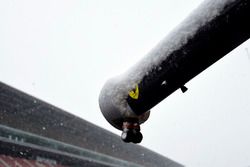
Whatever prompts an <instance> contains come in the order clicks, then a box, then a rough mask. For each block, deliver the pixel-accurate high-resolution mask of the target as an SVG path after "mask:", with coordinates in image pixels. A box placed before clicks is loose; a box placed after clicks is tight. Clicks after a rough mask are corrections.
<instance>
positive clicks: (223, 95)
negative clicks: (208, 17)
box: [0, 0, 250, 167]
mask: <svg viewBox="0 0 250 167" xmlns="http://www.w3.org/2000/svg"><path fill="white" fill-rule="evenodd" d="M201 2H202V1H201V0H192V1H191V0H189V1H184V0H182V1H181V0H168V1H166V0H162V1H160V0H159V1H153V0H147V1H143V0H138V1H132V0H131V1H115V0H113V1H111V0H109V1H97V0H89V1H87V0H83V1H80V0H79V1H76V0H71V1H66V0H60V1H59V0H45V1H34V0H23V1H14V0H10V1H4V0H2V1H0V24H1V26H0V56H1V59H0V80H1V81H2V82H5V83H7V84H10V85H12V86H14V87H16V88H18V89H21V90H23V91H25V92H27V93H29V94H31V95H34V96H36V97H38V98H40V99H42V100H45V101H47V102H49V103H51V104H53V105H55V106H58V107H60V108H62V109H65V110H67V111H69V112H71V113H73V114H75V115H78V116H80V117H81V118H83V119H86V120H88V121H90V122H92V123H94V124H97V125H99V126H102V127H103V128H105V129H108V130H110V131H112V132H115V133H117V134H120V132H119V131H117V130H115V129H114V128H113V127H111V126H110V125H109V124H108V123H107V122H106V120H105V119H104V118H103V116H102V114H101V112H100V110H99V106H98V95H99V92H100V89H101V87H102V86H103V84H104V82H105V81H106V80H107V79H108V78H110V77H113V76H115V75H117V74H119V73H122V72H123V71H125V70H126V69H127V68H129V67H130V66H131V65H133V64H135V62H136V61H137V60H139V59H140V58H142V57H143V56H144V55H145V54H146V53H147V52H148V51H149V50H150V49H151V48H153V47H154V46H155V45H156V44H157V43H158V42H159V41H160V40H161V39H162V38H163V37H164V36H166V35H167V34H168V33H169V31H170V30H172V29H173V28H174V27H175V26H176V25H178V23H180V22H181V21H182V20H183V19H184V18H185V17H187V15H188V13H190V12H191V11H192V10H193V9H194V8H195V7H197V6H198V4H199V3H201ZM249 50H250V41H247V42H245V43H244V44H243V45H241V46H240V47H238V48H237V49H235V50H234V51H232V52H231V53H230V54H228V55H227V56H226V57H224V58H223V59H221V60H220V61H219V62H217V63H215V64H214V65H213V66H211V67H210V68H209V69H207V70H206V71H204V72H203V73H202V74H200V75H199V76H197V77H196V78H195V79H193V80H191V81H190V82H189V83H188V84H187V85H186V86H187V87H188V88H189V90H188V91H187V92H186V93H185V94H182V93H181V91H176V92H175V93H174V94H172V95H171V96H170V97H168V98H167V99H166V100H164V101H163V102H162V103H160V104H159V105H158V106H156V107H155V108H153V110H152V112H151V117H150V118H149V120H148V122H146V123H145V124H144V125H143V126H142V132H143V134H144V140H143V142H142V145H144V146H146V147H148V148H150V149H152V150H154V151H156V152H158V153H160V154H163V155H165V156H167V157H169V158H172V159H174V160H176V161H177V162H180V163H182V164H185V165H187V166H197V167H198V166H227V167H230V166H232V167H234V166H248V165H250V142H249V141H250V135H249V127H250V117H249V116H250V113H249V112H250V103H249V95H250V87H249V85H250V58H249Z"/></svg>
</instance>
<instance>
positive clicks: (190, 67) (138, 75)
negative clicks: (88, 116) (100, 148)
mask: <svg viewBox="0 0 250 167" xmlns="http://www.w3.org/2000/svg"><path fill="white" fill-rule="evenodd" d="M249 19H250V1H249V0H216V1H213V0H210V1H209V0H207V1H205V2H204V3H203V4H201V5H200V7H199V8H198V9H196V10H195V11H194V12H193V13H192V14H191V15H190V16H189V17H188V18H187V19H186V20H184V22H183V23H182V24H180V26H178V27H177V28H176V29H175V30H174V31H173V32H172V33H171V34H170V35H169V36H167V37H166V38H165V39H164V40H163V41H161V42H160V43H159V44H158V45H157V46H156V47H155V48H154V49H153V50H152V51H151V52H150V53H149V54H148V55H147V56H146V57H145V58H144V59H142V60H141V61H140V62H139V63H138V64H137V65H135V66H134V67H133V68H132V69H131V70H130V71H128V72H127V73H126V74H125V75H124V76H123V77H120V78H119V80H118V79H117V78H116V79H115V78H114V79H112V80H111V81H109V82H107V83H106V85H105V86H104V88H103V90H102V92H101V95H100V107H101V110H102V112H103V114H104V116H105V117H106V119H107V120H108V121H109V122H110V123H111V124H113V125H114V126H115V127H121V122H120V121H123V122H124V120H126V119H128V118H129V117H136V116H135V115H137V116H138V117H139V116H141V115H144V114H145V113H147V112H148V111H149V110H150V109H151V108H152V107H154V106H155V105H156V104H158V103H159V102H160V101H162V100H163V99H164V98H166V97H167V96H169V95H170V94H171V93H173V92H174V91H175V90H177V89H179V88H181V89H182V90H183V91H186V88H185V87H184V85H185V83H187V82H188V81H189V80H191V79H192V78H194V77H195V76H197V75H198V74H199V73H200V72H202V71H204V70H205V69H206V68H208V67H209V66H210V65H212V64H213V63H215V62H216V61H218V60H219V59H220V58H222V57H223V56H225V55H226V54H227V53H229V52H230V51H231V50H233V49H234V48H236V47H237V46H238V45H240V44H241V43H243V42H244V41H246V40H247V39H248V38H249V37H250V24H249ZM127 85H129V86H127ZM107 87H108V88H109V90H110V88H111V89H112V90H115V91H114V92H113V94H112V96H108V95H107V93H106V91H107V89H106V88H107ZM103 95H105V97H104V96H103ZM116 96H118V97H121V98H120V99H119V100H120V102H121V103H120V104H119V102H114V101H115V100H114V99H113V98H114V97H116ZM119 100H118V101H119ZM110 101H111V102H110ZM124 103H125V108H126V109H125V110H123V108H124V107H123V108H122V107H120V106H119V105H124ZM126 104H127V106H126ZM117 112H118V113H119V114H117ZM124 113H126V114H124ZM129 113H131V114H129ZM138 120H140V119H138ZM144 121H145V120H144Z"/></svg>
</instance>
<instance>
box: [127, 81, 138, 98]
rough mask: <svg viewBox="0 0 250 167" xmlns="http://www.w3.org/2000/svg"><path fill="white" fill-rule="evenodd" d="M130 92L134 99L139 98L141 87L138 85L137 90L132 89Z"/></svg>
mask: <svg viewBox="0 0 250 167" xmlns="http://www.w3.org/2000/svg"><path fill="white" fill-rule="evenodd" d="M128 94H129V96H130V97H131V98H132V99H135V100H137V99H138V98H139V87H138V85H136V87H135V90H131V91H130V92H129V93H128Z"/></svg>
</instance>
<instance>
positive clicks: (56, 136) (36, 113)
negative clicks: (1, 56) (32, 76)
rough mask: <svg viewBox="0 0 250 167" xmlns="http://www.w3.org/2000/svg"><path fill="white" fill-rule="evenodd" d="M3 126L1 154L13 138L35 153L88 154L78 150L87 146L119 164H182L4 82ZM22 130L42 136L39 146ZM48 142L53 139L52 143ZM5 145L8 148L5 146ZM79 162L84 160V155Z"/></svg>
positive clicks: (0, 97)
mask: <svg viewBox="0 0 250 167" xmlns="http://www.w3.org/2000/svg"><path fill="white" fill-rule="evenodd" d="M0 127H1V128H0V129H2V130H1V131H2V132H1V136H4V134H5V138H3V139H8V140H0V143H1V145H0V147H1V148H0V149H1V150H2V151H1V152H0V154H3V152H4V151H3V150H8V148H12V147H8V146H11V142H8V141H16V142H17V143H19V144H17V145H16V146H15V147H16V148H17V149H21V148H22V147H25V148H28V146H23V145H22V143H28V144H31V145H29V146H30V147H31V146H32V147H31V148H30V149H31V150H32V149H33V150H36V151H35V152H34V154H38V153H42V152H43V151H45V152H46V151H47V153H48V154H51V156H52V157H53V156H55V155H58V156H59V155H60V154H59V153H64V154H67V155H62V156H65V157H67V156H68V157H70V156H73V157H74V158H75V157H77V156H78V158H79V156H81V157H86V156H84V155H81V154H80V153H79V150H82V149H84V150H87V152H88V151H89V152H91V153H96V154H97V155H98V156H96V159H97V160H98V157H99V158H100V157H102V158H101V159H102V162H107V163H109V161H110V159H112V158H113V159H115V161H114V162H115V163H113V164H117V163H118V166H124V165H119V163H122V164H123V163H124V162H127V163H128V164H130V166H133V165H134V166H146V167H154V166H157V167H180V166H182V165H180V164H178V163H176V162H174V161H172V160H170V159H168V158H166V157H164V156H161V155H159V154H157V153H155V152H153V151H150V150H148V149H146V148H144V147H142V146H139V145H134V144H126V143H123V142H122V141H121V140H120V137H119V136H117V135H115V134H113V133H111V132H109V131H107V130H105V129H102V128H100V127H97V126H96V125H93V124H92V123H89V122H87V121H85V120H83V119H81V118H79V117H77V116H74V115H72V114H70V113H68V112H65V111H63V110H62V109H59V108H57V107H55V106H52V105H50V104H48V103H45V102H43V101H41V100H39V99H37V98H34V97H32V96H30V95H27V94H25V93H23V92H21V91H19V90H16V89H14V88H12V87H10V86H8V85H6V84H4V83H1V82H0ZM6 128H9V130H10V131H13V132H14V131H17V132H18V134H19V135H12V136H11V135H7V137H6V133H7V131H8V130H6ZM4 129H5V130H4ZM3 132H6V133H3ZM17 132H16V133H17ZM21 132H23V133H24V134H25V133H27V134H28V136H30V135H31V137H32V136H33V137H34V136H37V137H39V136H40V138H41V140H40V139H39V140H38V139H36V140H35V141H36V142H38V146H36V147H38V148H34V146H35V143H32V142H31V141H34V140H31V139H32V138H31V137H27V135H26V137H24V136H25V135H24V136H23V137H22V135H20V134H22V133H21ZM45 139H46V140H47V139H49V140H51V142H47V144H46V143H45V144H43V143H44V142H43V141H44V140H45ZM52 141H53V142H52ZM56 142H59V143H61V145H60V144H59V145H56V146H55V145H54V144H53V143H56ZM20 143H21V144H20ZM39 143H40V144H39ZM41 143H42V144H41ZM48 143H51V145H50V144H48ZM63 143H65V144H63ZM12 144H15V143H12ZM12 146H13V145H12ZM52 146H53V147H52ZM59 146H60V147H59ZM62 146H64V147H66V148H68V147H69V148H70V149H68V150H72V149H73V150H75V151H68V150H67V149H63V148H62ZM3 147H6V148H5V149H3ZM60 148H61V149H60ZM43 149H45V150H43ZM39 150H40V152H39ZM52 150H54V151H57V152H58V154H57V152H53V153H52V152H51V151H52ZM77 150H78V151H77ZM80 152H81V151H80ZM68 154H70V155H68ZM88 155H90V154H88ZM66 159H67V158H66ZM79 162H82V161H81V159H80V160H79ZM91 162H93V161H91ZM116 162H117V163H116ZM85 163H87V161H85ZM93 164H94V162H93ZM124 164H126V163H124ZM95 165H96V164H95ZM73 166H75V165H73ZM76 166H77V165H76ZM92 166H94V165H92ZM96 166H97V167H98V166H100V167H101V166H105V165H100V164H98V163H97V165H96Z"/></svg>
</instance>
